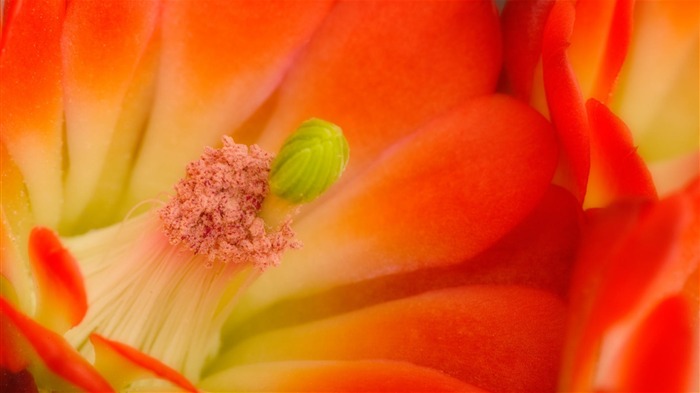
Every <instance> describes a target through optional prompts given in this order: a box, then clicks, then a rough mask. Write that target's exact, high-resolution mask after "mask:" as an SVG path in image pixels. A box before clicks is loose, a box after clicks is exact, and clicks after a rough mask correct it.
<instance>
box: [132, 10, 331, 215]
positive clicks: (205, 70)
mask: <svg viewBox="0 0 700 393" xmlns="http://www.w3.org/2000/svg"><path fill="white" fill-rule="evenodd" d="M241 4H242V3H240V2H235V1H228V0H218V1H206V2H197V1H168V2H166V3H165V5H164V10H163V30H162V34H163V43H162V58H161V61H160V70H159V75H158V81H157V83H158V85H157V91H156V98H155V103H154V108H153V111H152V114H151V119H150V121H149V124H148V131H147V134H146V135H145V136H144V140H143V143H142V148H141V150H140V154H139V157H138V160H137V162H136V164H135V167H134V173H133V178H132V183H131V190H130V192H131V197H130V199H129V201H130V203H133V202H140V201H141V200H143V199H144V198H149V197H153V196H155V195H156V194H157V193H159V192H164V191H169V190H170V189H171V186H172V184H174V183H175V182H176V181H177V179H178V178H180V177H181V176H182V173H183V168H184V167H185V165H186V164H187V162H188V161H191V160H193V159H194V158H196V157H197V156H199V155H200V154H201V152H202V149H203V147H204V146H206V145H209V146H214V145H217V144H218V143H220V139H221V135H224V134H227V133H230V132H232V131H233V130H234V129H235V128H236V127H238V126H240V125H241V123H243V122H244V121H245V120H246V119H247V118H248V117H249V116H250V115H251V114H252V113H253V112H254V111H255V110H256V109H257V108H258V106H260V105H261V104H262V103H263V102H264V101H265V100H266V99H267V98H268V97H269V96H270V94H271V93H272V91H273V90H274V88H275V87H276V86H277V84H278V83H279V81H280V80H281V78H282V77H283V76H284V74H285V72H286V71H287V69H288V68H289V66H290V64H291V63H292V61H293V59H294V56H295V55H296V53H297V52H298V51H299V49H300V48H301V47H302V46H303V45H304V44H306V43H307V42H308V40H309V38H310V37H311V34H312V33H313V32H314V31H315V30H316V27H317V26H318V25H319V24H320V23H321V21H322V20H323V18H324V17H325V15H326V14H327V13H328V11H329V9H330V5H331V3H330V2H329V1H315V2H294V1H290V2H280V3H277V2H267V1H250V2H246V3H245V6H243V7H242V6H241Z"/></svg>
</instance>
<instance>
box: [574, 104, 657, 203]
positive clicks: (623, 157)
mask: <svg viewBox="0 0 700 393" xmlns="http://www.w3.org/2000/svg"><path fill="white" fill-rule="evenodd" d="M586 110H587V113H588V120H589V124H590V132H591V134H590V137H591V172H590V178H589V179H588V191H587V193H586V200H585V206H606V205H607V204H609V203H611V202H613V201H615V200H617V199H623V198H632V197H640V198H649V199H656V189H655V187H654V182H653V181H652V178H651V174H650V173H649V170H648V169H647V167H646V165H645V164H644V160H643V159H642V158H641V157H640V156H639V154H637V151H636V148H635V147H634V145H633V141H632V134H631V133H630V131H629V129H627V127H626V126H625V124H624V123H623V122H622V121H621V120H620V119H618V118H617V116H615V115H614V114H613V113H612V112H610V110H609V109H608V108H607V107H606V106H605V105H604V104H602V103H600V102H598V101H596V100H589V101H588V102H587V104H586Z"/></svg>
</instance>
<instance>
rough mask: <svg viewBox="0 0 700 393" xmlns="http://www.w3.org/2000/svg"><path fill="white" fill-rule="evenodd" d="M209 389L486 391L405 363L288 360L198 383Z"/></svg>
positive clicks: (235, 370) (230, 371) (238, 369)
mask: <svg viewBox="0 0 700 393" xmlns="http://www.w3.org/2000/svg"><path fill="white" fill-rule="evenodd" d="M202 387H203V388H204V389H206V390H209V391H224V390H236V391H266V392H484V391H483V390H481V389H478V388H476V387H474V386H471V385H469V384H467V383H464V382H462V381H459V380H458V379H455V378H452V377H449V376H447V375H445V374H444V373H442V372H439V371H437V370H433V369H430V368H426V367H419V366H416V365H413V364H410V363H405V362H393V361H386V360H366V361H290V362H274V363H262V364H254V365H247V366H240V367H234V368H231V369H228V370H226V371H222V372H220V373H217V374H216V375H212V376H211V377H208V378H206V379H205V380H204V381H202Z"/></svg>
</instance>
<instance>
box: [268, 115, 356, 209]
mask: <svg viewBox="0 0 700 393" xmlns="http://www.w3.org/2000/svg"><path fill="white" fill-rule="evenodd" d="M349 158H350V149H349V147H348V141H347V140H346V139H345V136H344V135H343V131H342V130H341V129H340V127H338V126H337V125H335V124H333V123H329V122H327V121H325V120H321V119H315V118H314V119H310V120H307V121H305V122H304V123H302V124H301V126H300V127H299V128H297V130H296V132H294V134H292V135H291V136H290V137H289V138H288V139H287V140H286V141H285V142H284V145H282V148H281V149H280V152H279V154H278V155H277V157H275V160H274V161H273V162H272V168H271V170H270V191H271V192H272V193H273V194H275V195H277V196H278V197H280V198H282V199H285V200H287V201H289V202H291V203H293V204H299V203H307V202H311V201H312V200H314V199H316V198H317V197H319V196H320V195H321V194H323V193H324V192H325V191H326V190H327V189H328V187H330V186H331V185H333V184H334V183H335V182H336V181H337V180H338V179H339V178H340V175H342V173H343V171H344V170H345V166H346V165H347V163H348V159H349Z"/></svg>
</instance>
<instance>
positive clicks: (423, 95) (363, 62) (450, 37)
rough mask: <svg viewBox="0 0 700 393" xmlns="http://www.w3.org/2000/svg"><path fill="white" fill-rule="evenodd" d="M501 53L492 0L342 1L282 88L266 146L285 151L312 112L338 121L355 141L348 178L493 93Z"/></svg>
mask: <svg viewBox="0 0 700 393" xmlns="http://www.w3.org/2000/svg"><path fill="white" fill-rule="evenodd" d="M465 26H469V28H465ZM500 60H501V53H500V34H499V29H498V17H497V13H496V10H495V8H494V6H493V4H492V3H491V2H489V1H483V0H474V1H465V2H381V1H379V2H367V1H364V2H362V1H361V2H357V1H341V2H339V3H338V5H336V7H335V8H334V9H333V12H332V13H331V15H330V16H329V17H328V19H327V20H326V21H325V23H324V24H323V26H322V27H321V29H319V31H318V33H317V34H316V36H315V37H314V40H313V41H312V42H311V43H310V44H309V47H308V49H307V50H306V52H304V53H303V54H302V57H301V58H300V59H299V61H298V62H297V63H296V64H295V66H294V68H293V69H292V70H291V72H290V75H289V76H288V77H287V78H286V79H285V82H284V84H283V85H282V86H281V87H280V95H279V98H278V101H277V103H276V111H275V112H274V113H273V114H272V118H271V120H270V124H269V125H268V126H267V127H266V129H265V134H263V135H262V137H261V141H260V144H261V145H262V146H263V147H265V148H267V149H268V150H269V151H276V150H277V149H278V148H279V146H281V144H282V141H283V139H284V138H286V136H288V135H289V134H290V133H291V132H292V131H293V130H295V129H296V127H297V126H298V125H299V124H301V123H302V122H303V121H304V120H307V119H309V118H311V117H318V118H322V119H326V120H328V121H331V122H333V123H335V124H338V125H339V126H340V127H341V128H342V129H343V132H344V134H345V136H346V137H347V139H348V142H349V144H350V150H351V159H350V163H349V166H348V168H347V169H346V173H345V174H344V175H343V176H344V178H346V179H347V178H349V177H350V176H352V174H353V173H356V172H357V171H358V170H360V169H361V168H362V167H363V166H364V165H365V164H367V163H369V162H372V161H373V160H375V159H376V157H377V156H378V155H380V154H381V153H382V152H383V151H384V150H386V149H387V147H388V146H389V145H391V144H392V143H394V142H395V141H396V140H398V139H400V138H402V137H403V136H405V135H407V134H409V133H411V132H413V131H414V130H415V129H416V128H418V127H419V126H421V125H423V124H424V123H426V122H427V121H428V120H430V119H431V118H433V117H434V116H437V115H440V114H442V113H444V112H445V111H446V110H448V109H451V108H453V107H454V106H456V105H457V104H459V103H460V102H462V101H463V100H464V99H466V98H469V97H474V96H478V95H483V94H486V93H490V92H492V91H493V90H494V89H495V86H496V82H497V78H498V73H499V69H500Z"/></svg>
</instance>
